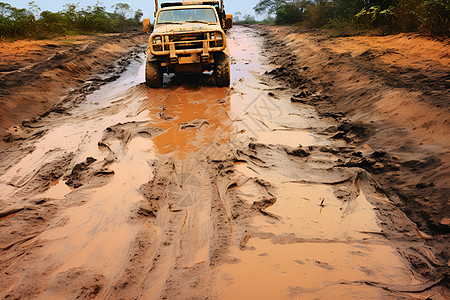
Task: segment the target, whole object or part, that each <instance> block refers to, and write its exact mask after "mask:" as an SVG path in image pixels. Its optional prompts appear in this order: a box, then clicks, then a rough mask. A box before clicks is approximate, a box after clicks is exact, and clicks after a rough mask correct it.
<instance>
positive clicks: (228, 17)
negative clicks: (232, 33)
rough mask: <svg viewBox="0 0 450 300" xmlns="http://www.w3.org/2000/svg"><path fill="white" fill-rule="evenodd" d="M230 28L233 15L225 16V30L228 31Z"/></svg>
mask: <svg viewBox="0 0 450 300" xmlns="http://www.w3.org/2000/svg"><path fill="white" fill-rule="evenodd" d="M231 27H233V15H226V18H225V30H228V29H230V28H231Z"/></svg>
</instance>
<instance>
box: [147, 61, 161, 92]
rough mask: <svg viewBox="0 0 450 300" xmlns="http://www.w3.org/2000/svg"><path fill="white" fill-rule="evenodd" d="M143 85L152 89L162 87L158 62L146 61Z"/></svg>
mask: <svg viewBox="0 0 450 300" xmlns="http://www.w3.org/2000/svg"><path fill="white" fill-rule="evenodd" d="M145 84H147V85H148V86H149V87H152V88H160V87H162V85H163V73H162V69H161V65H160V64H159V63H158V62H154V61H147V63H146V64H145Z"/></svg>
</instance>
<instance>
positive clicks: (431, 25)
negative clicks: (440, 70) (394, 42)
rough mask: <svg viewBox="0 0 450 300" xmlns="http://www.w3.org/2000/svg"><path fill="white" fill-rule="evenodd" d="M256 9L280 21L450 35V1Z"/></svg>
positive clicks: (321, 0) (298, 2) (270, 0)
mask: <svg viewBox="0 0 450 300" xmlns="http://www.w3.org/2000/svg"><path fill="white" fill-rule="evenodd" d="M254 10H255V12H256V13H257V14H264V13H267V14H268V15H275V21H276V23H277V24H292V23H299V22H302V23H304V24H306V25H308V26H311V27H324V26H327V27H332V26H335V25H336V24H343V25H344V24H347V25H351V26H354V27H358V28H380V29H383V30H385V31H387V32H398V31H422V32H425V33H428V34H432V35H438V36H450V0H315V1H313V0H311V1H309V0H260V1H259V2H258V3H257V4H256V6H255V7H254Z"/></svg>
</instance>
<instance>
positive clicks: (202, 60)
mask: <svg viewBox="0 0 450 300" xmlns="http://www.w3.org/2000/svg"><path fill="white" fill-rule="evenodd" d="M155 4H156V7H157V11H156V19H155V23H154V29H153V32H152V34H151V35H150V40H149V45H148V48H147V50H146V72H145V82H146V84H147V85H148V86H150V87H153V88H158V87H161V86H162V82H163V81H162V78H163V74H164V73H197V74H200V73H203V72H205V71H213V77H214V79H215V81H216V85H217V86H221V87H225V86H229V85H230V59H229V56H230V52H229V49H228V45H227V41H226V35H225V31H226V30H227V29H229V28H230V27H231V21H230V19H231V16H228V17H227V16H226V15H225V13H224V10H223V3H221V2H220V3H219V1H192V0H191V1H183V2H177V3H165V4H162V7H161V9H158V2H157V1H156V3H155ZM224 16H225V18H224ZM145 23H147V24H149V21H146V20H144V30H145V31H146V28H145V27H146V26H145ZM147 27H148V26H147Z"/></svg>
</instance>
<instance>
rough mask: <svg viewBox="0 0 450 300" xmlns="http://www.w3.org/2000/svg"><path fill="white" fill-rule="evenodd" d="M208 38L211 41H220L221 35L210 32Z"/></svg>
mask: <svg viewBox="0 0 450 300" xmlns="http://www.w3.org/2000/svg"><path fill="white" fill-rule="evenodd" d="M209 38H210V39H211V40H221V39H222V33H220V32H211V33H210V34H209Z"/></svg>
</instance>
